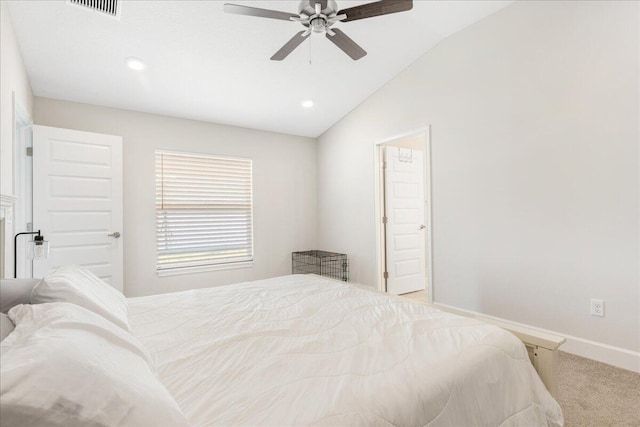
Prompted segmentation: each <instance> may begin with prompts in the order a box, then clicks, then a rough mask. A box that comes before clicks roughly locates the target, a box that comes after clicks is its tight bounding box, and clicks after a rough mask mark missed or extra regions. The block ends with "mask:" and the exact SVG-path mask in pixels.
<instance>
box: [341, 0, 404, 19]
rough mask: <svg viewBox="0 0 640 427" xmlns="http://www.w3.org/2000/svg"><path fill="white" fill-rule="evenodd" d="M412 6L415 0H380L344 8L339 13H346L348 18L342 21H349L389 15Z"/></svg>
mask: <svg viewBox="0 0 640 427" xmlns="http://www.w3.org/2000/svg"><path fill="white" fill-rule="evenodd" d="M412 8H413V0H380V1H376V2H373V3H367V4H363V5H360V6H355V7H350V8H348V9H344V10H341V11H339V12H338V14H339V15H341V14H343V13H345V14H346V15H347V19H344V20H343V21H342V22H349V21H355V20H357V19H365V18H373V17H374V16H380V15H388V14H390V13H397V12H405V11H407V10H411V9H412Z"/></svg>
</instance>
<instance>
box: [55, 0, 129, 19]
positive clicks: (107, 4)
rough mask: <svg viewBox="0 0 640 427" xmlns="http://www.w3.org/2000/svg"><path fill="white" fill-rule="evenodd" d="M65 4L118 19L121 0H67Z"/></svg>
mask: <svg viewBox="0 0 640 427" xmlns="http://www.w3.org/2000/svg"><path fill="white" fill-rule="evenodd" d="M67 4H70V5H71V6H77V7H81V8H83V9H89V10H92V11H94V12H99V13H104V14H105V15H109V16H111V17H112V18H116V19H120V7H121V4H122V0H67Z"/></svg>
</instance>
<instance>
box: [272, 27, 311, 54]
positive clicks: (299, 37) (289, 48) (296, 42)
mask: <svg viewBox="0 0 640 427" xmlns="http://www.w3.org/2000/svg"><path fill="white" fill-rule="evenodd" d="M304 33H305V31H300V32H299V33H298V34H296V35H295V36H293V38H292V39H291V40H289V41H288V42H287V43H285V45H284V46H282V47H281V48H280V50H279V51H277V52H276V53H275V54H274V55H273V56H272V57H271V60H272V61H282V60H283V59H284V58H286V57H287V56H289V54H290V53H291V52H293V51H294V49H295V48H297V47H298V46H300V43H302V42H303V41H305V40H306V39H307V37H309V33H307V34H306V35H305V34H304Z"/></svg>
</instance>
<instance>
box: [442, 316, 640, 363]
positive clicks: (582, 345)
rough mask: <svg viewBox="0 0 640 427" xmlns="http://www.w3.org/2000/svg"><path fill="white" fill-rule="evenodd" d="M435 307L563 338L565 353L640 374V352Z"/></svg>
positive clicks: (491, 317)
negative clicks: (564, 339)
mask: <svg viewBox="0 0 640 427" xmlns="http://www.w3.org/2000/svg"><path fill="white" fill-rule="evenodd" d="M434 305H435V306H436V307H437V306H440V307H442V308H445V309H452V310H457V311H460V312H463V313H467V314H468V315H471V316H473V317H476V318H478V319H480V320H482V319H483V318H484V319H488V320H489V321H492V322H491V323H493V322H501V323H506V324H509V325H513V326H515V327H522V328H527V329H530V330H533V331H537V332H539V333H542V334H548V335H556V336H561V337H564V338H566V341H565V343H564V344H563V345H562V349H561V350H562V351H564V352H567V353H571V354H575V355H577V356H581V357H586V358H587V359H592V360H596V361H598V362H602V363H606V364H608V365H612V366H616V367H618V368H622V369H627V370H629V371H633V372H638V373H640V351H633V350H628V349H626V348H622V347H616V346H612V345H609V344H604V343H601V342H596V341H590V340H587V339H584V338H580V337H575V336H573V335H568V334H564V333H562V332H556V331H551V330H548V329H543V328H538V327H536V326H530V325H525V324H524V323H518V322H512V321H510V320H506V319H502V318H500V317H495V316H489V315H486V314H482V313H478V312H475V311H471V310H465V309H461V308H457V307H453V306H450V305H447V304H440V303H435V304H434ZM507 329H509V328H507Z"/></svg>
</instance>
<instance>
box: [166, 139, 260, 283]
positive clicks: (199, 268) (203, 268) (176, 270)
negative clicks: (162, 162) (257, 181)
mask: <svg viewBox="0 0 640 427" xmlns="http://www.w3.org/2000/svg"><path fill="white" fill-rule="evenodd" d="M160 154H169V155H177V156H191V157H201V158H215V159H220V160H232V161H247V162H249V184H250V185H249V192H250V194H249V196H250V197H249V200H250V209H249V211H250V216H249V218H250V221H251V226H250V232H251V240H250V246H249V247H250V249H251V258H250V259H247V260H241V261H229V262H213V263H212V262H209V263H203V264H201V265H191V266H173V267H164V268H160V264H159V263H158V261H159V255H160V253H159V251H158V233H159V230H158V213H159V210H158V208H157V199H156V198H155V197H154V222H155V224H154V230H155V243H156V244H155V247H156V256H155V263H156V267H155V271H156V274H157V275H158V276H159V277H165V276H176V275H181V274H191V273H201V272H207V271H218V270H232V269H241V268H251V267H253V263H254V260H255V241H254V240H255V235H254V204H253V202H254V192H253V190H254V188H253V159H252V158H250V157H242V156H227V155H217V154H211V153H197V152H189V151H177V150H165V149H160V148H156V149H155V150H154V177H155V179H154V181H155V182H154V187H155V192H157V191H158V182H157V176H158V170H157V163H156V162H157V157H158V155H160ZM212 212H213V211H212Z"/></svg>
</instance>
